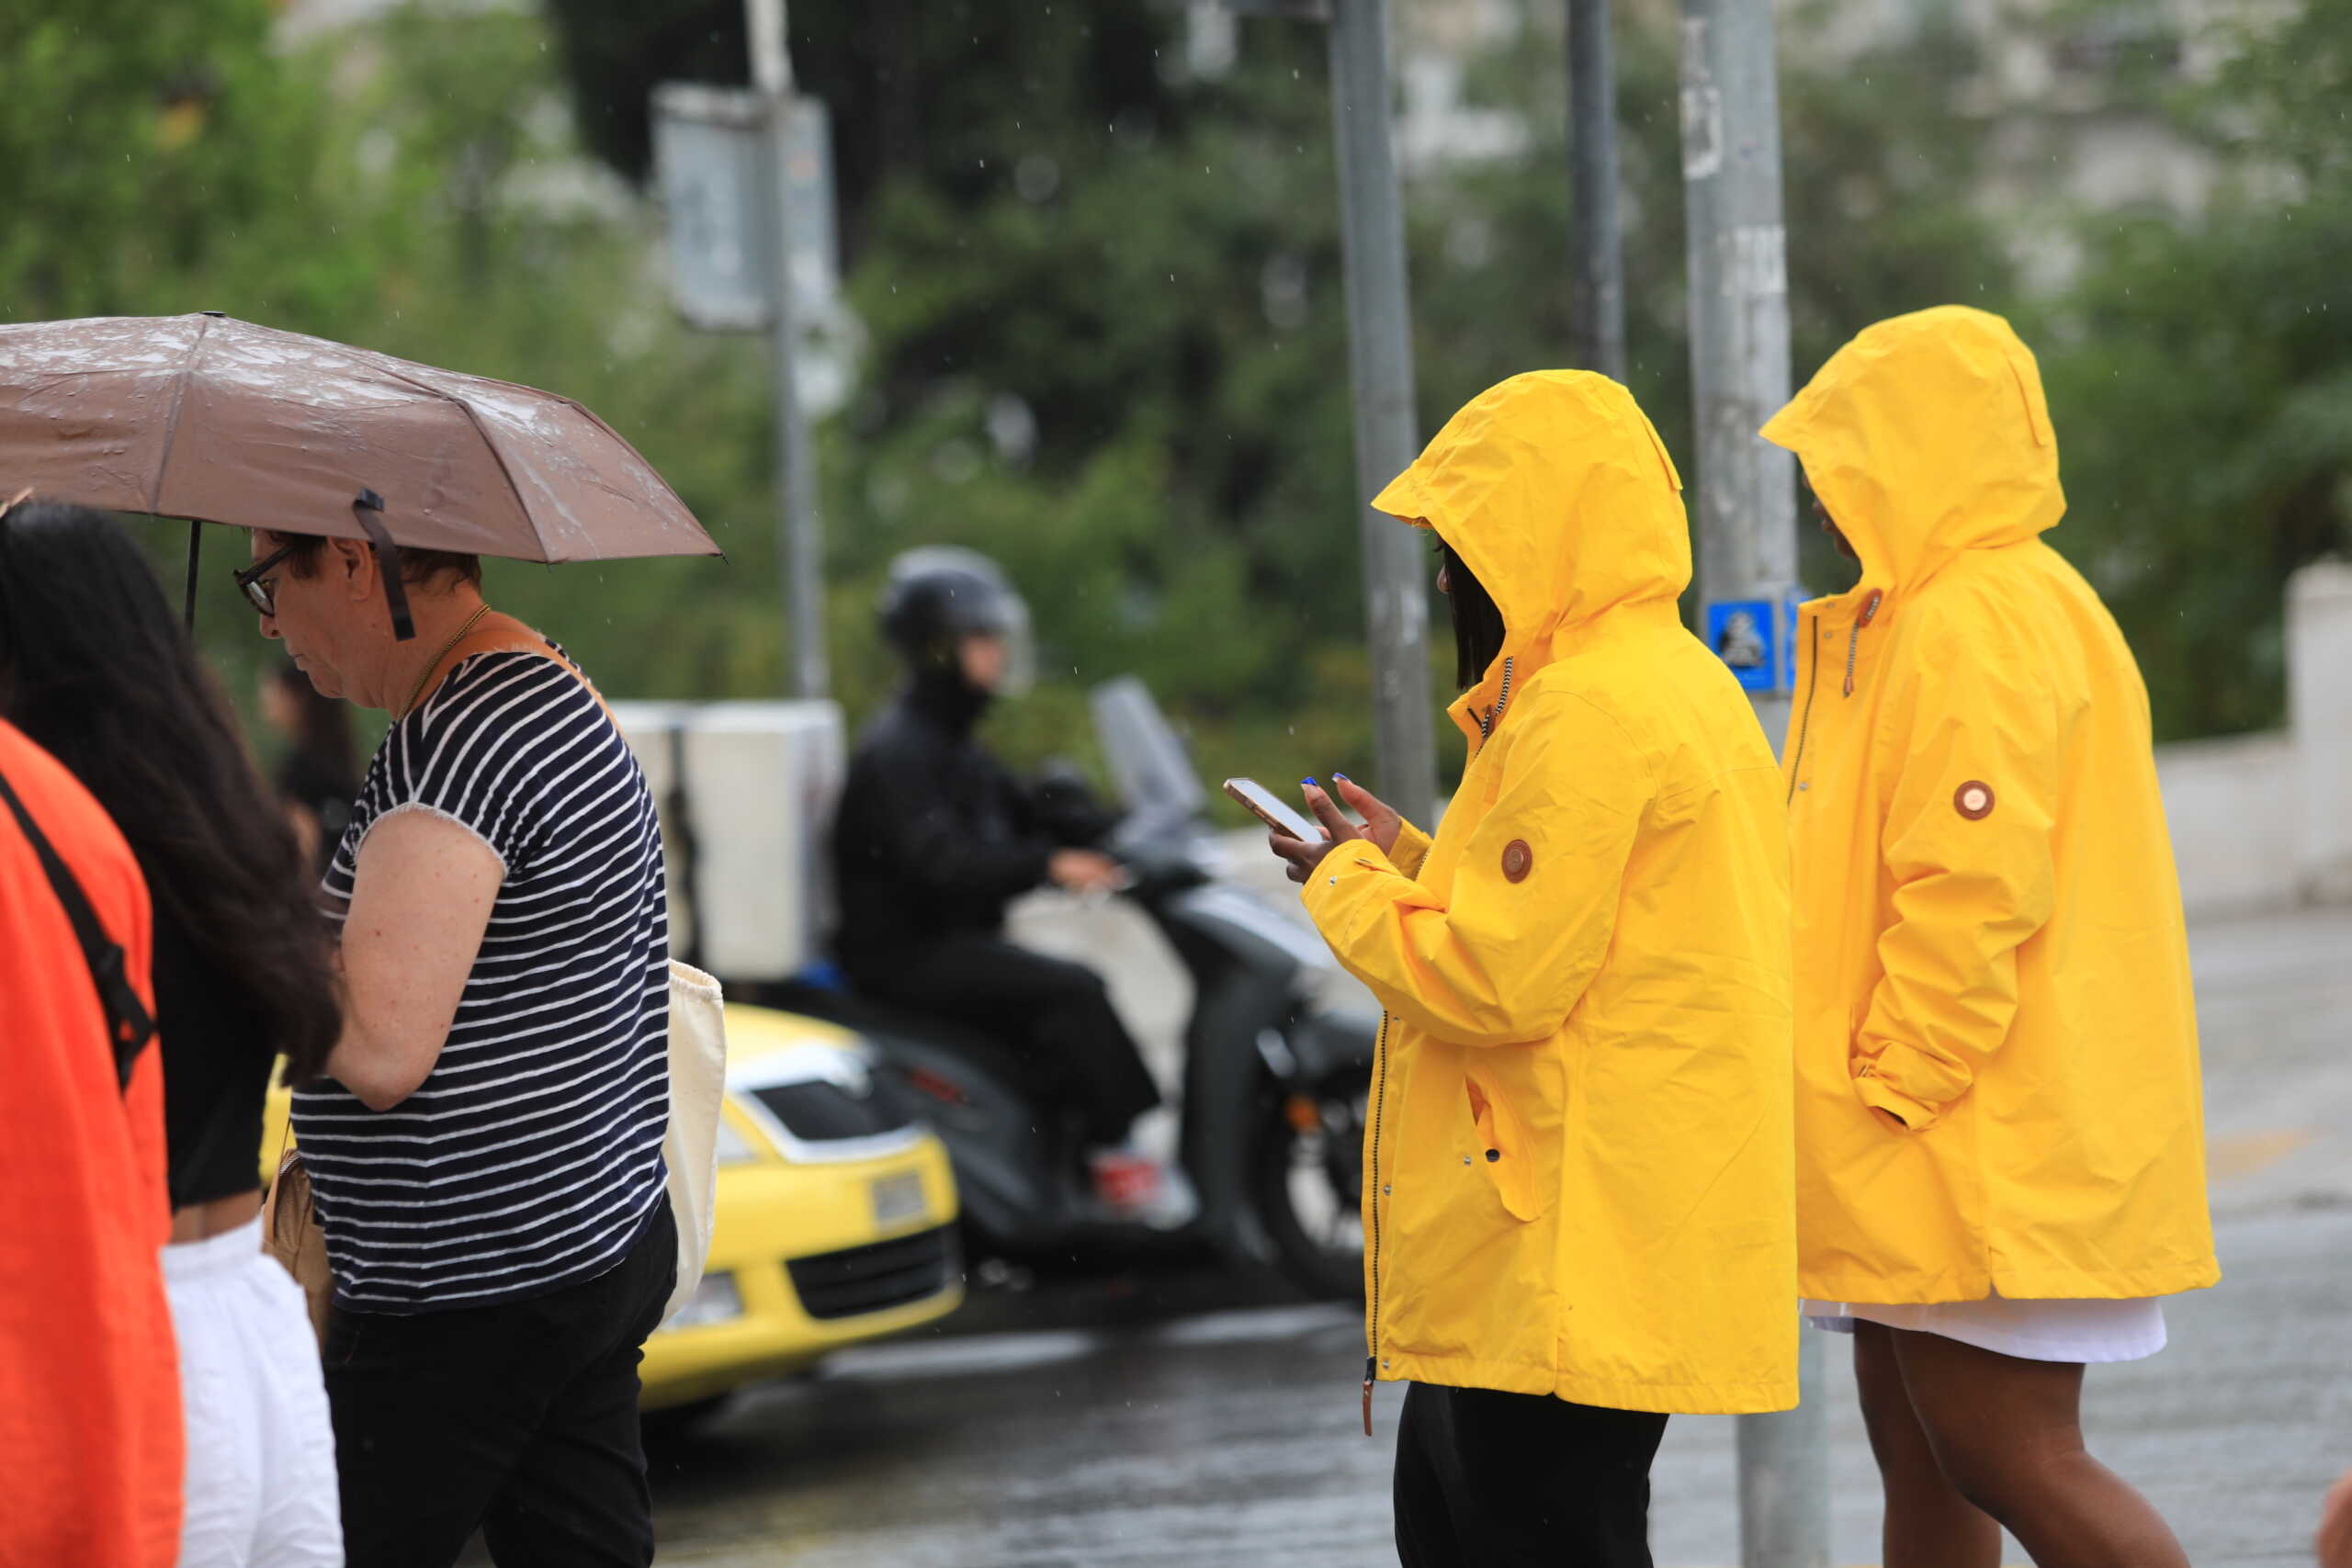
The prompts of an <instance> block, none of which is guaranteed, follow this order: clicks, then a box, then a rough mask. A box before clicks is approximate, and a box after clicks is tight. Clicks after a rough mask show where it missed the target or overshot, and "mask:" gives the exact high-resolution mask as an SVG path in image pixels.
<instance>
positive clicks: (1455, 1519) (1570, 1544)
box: [1397, 1382, 1666, 1568]
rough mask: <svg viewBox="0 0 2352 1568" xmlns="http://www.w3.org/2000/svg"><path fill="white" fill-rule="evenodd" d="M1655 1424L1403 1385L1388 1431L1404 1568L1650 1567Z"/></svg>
mask: <svg viewBox="0 0 2352 1568" xmlns="http://www.w3.org/2000/svg"><path fill="white" fill-rule="evenodd" d="M1665 1436H1666V1417H1665V1416H1653V1415H1648V1414H1645V1413H1644V1412H1641V1411H1634V1410H1601V1409H1597V1408H1595V1407H1594V1406H1592V1405H1589V1404H1569V1403H1568V1402H1567V1401H1566V1400H1564V1399H1554V1398H1552V1397H1550V1396H1549V1395H1547V1394H1532V1393H1495V1392H1494V1391H1492V1390H1491V1389H1483V1388H1445V1387H1442V1386H1440V1385H1439V1384H1436V1383H1419V1382H1417V1383H1414V1384H1412V1385H1411V1386H1410V1387H1408V1389H1407V1390H1406V1391H1405V1416H1404V1419H1403V1422H1402V1423H1401V1424H1400V1425H1399V1427H1397V1561H1398V1562H1401V1563H1403V1564H1404V1568H1536V1565H1537V1564H1541V1565H1542V1568H1650V1540H1649V1514H1650V1461H1651V1460H1652V1459H1653V1458H1655V1457H1656V1456H1657V1445H1658V1441H1659V1439H1660V1438H1664V1437H1665Z"/></svg>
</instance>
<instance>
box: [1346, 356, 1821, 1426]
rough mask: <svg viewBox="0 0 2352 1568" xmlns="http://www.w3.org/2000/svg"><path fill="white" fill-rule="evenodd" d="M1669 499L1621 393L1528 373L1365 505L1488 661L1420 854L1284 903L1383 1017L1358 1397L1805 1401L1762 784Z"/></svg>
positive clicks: (1737, 1404) (1461, 709) (1407, 846)
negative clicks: (1385, 1392) (1440, 589)
mask: <svg viewBox="0 0 2352 1568" xmlns="http://www.w3.org/2000/svg"><path fill="white" fill-rule="evenodd" d="M1680 488H1681V486H1680V482H1679V480H1678V479H1676V477H1675V473H1674V468H1673V466H1672V464H1671V463H1670V462H1668V458H1667V455H1666V450H1665V448H1664V446H1661V445H1660V443H1659V441H1658V439H1657V432H1656V431H1654V430H1653V429H1652V428H1651V427H1650V423H1649V421H1648V420H1647V419H1645V418H1644V417H1643V414H1642V412H1641V410H1640V409H1639V408H1637V407H1635V406H1634V400H1633V398H1632V397H1631V396H1630V395H1629V394H1628V393H1627V392H1626V391H1625V389H1623V387H1620V386H1618V385H1617V384H1616V383H1614V382H1612V381H1610V380H1608V379H1607V378H1603V377H1600V376H1596V375H1591V374H1589V373H1586V372H1581V371H1545V372H1539V373H1535V374H1532V375H1526V376H1520V377H1515V378H1512V379H1510V380H1509V381H1506V382H1503V383H1502V384H1501V385H1500V386H1498V387H1495V388H1493V389H1490V390H1488V391H1487V392H1486V393H1484V394H1483V395H1482V396H1480V397H1479V398H1478V399H1477V400H1475V401H1473V402H1472V403H1470V404H1469V405H1468V406H1466V407H1465V408H1464V409H1463V410H1462V411H1461V412H1459V413H1457V414H1455V415H1454V416H1453V420H1452V421H1451V422H1449V423H1447V425H1446V427H1445V428H1444V430H1442V431H1441V432H1440V433H1439V434H1438V436H1437V438H1436V439H1435V440H1433V441H1432V442H1430V446H1429V449H1428V450H1427V451H1426V452H1424V453H1423V454H1422V455H1421V457H1420V458H1419V461H1418V462H1416V463H1415V464H1414V465H1413V466H1412V468H1409V469H1408V470H1407V471H1406V472H1405V474H1404V475H1403V476H1402V477H1401V478H1399V479H1397V481H1396V482H1395V483H1393V484H1391V485H1390V486H1389V487H1388V488H1387V489H1386V490H1385V491H1383V492H1382V493H1381V495H1380V497H1379V499H1378V500H1377V501H1375V502H1374V506H1375V507H1377V508H1378V509H1379V510H1381V511H1383V512H1386V513H1391V514H1393V515H1395V516H1397V517H1400V518H1403V519H1406V520H1408V521H1410V522H1417V523H1420V524H1423V525H1427V526H1429V527H1430V528H1433V529H1435V530H1436V531H1437V533H1438V534H1439V535H1440V536H1442V537H1443V538H1444V539H1445V541H1446V542H1447V543H1448V544H1450V545H1452V546H1453V548H1454V549H1455V551H1456V552H1458V553H1459V554H1460V555H1461V557H1462V558H1463V560H1464V563H1466V564H1467V565H1468V567H1469V569H1470V570H1471V571H1472V572H1474V573H1475V574H1476V576H1477V579H1478V581H1479V582H1481V583H1482V584H1484V585H1485V586H1486V588H1487V592H1489V593H1491V594H1492V595H1493V597H1494V600H1495V603H1496V604H1497V605H1498V607H1499V608H1500V610H1501V612H1502V617H1503V623H1504V627H1505V634H1506V635H1505V639H1504V645H1503V653H1502V656H1501V657H1499V658H1498V659H1497V660H1496V661H1495V664H1494V666H1493V668H1491V669H1490V670H1488V671H1487V675H1486V678H1485V680H1484V681H1482V682H1480V683H1479V685H1478V686H1477V687H1476V688H1475V689H1474V690H1472V691H1471V692H1470V693H1469V694H1466V695H1465V696H1464V697H1463V698H1462V699H1461V700H1460V701H1459V702H1457V703H1455V704H1454V705H1453V719H1454V722H1455V723H1457V724H1458V725H1460V726H1461V728H1462V729H1463V732H1464V734H1465V735H1466V736H1467V737H1468V738H1469V742H1470V746H1471V756H1470V760H1469V763H1468V767H1467V769H1466V771H1465V772H1464V775H1463V780H1462V785H1461V787H1460V789H1459V790H1457V791H1456V792H1455V794H1454V796H1453V805H1452V806H1451V807H1449V808H1448V809H1447V811H1446V814H1445V819H1444V823H1443V826H1442V830H1441V831H1440V832H1439V834H1438V836H1437V839H1436V840H1435V842H1434V843H1432V842H1431V841H1430V840H1429V839H1427V838H1425V837H1424V836H1422V835H1421V834H1420V833H1419V832H1418V831H1416V830H1414V829H1409V828H1408V829H1406V830H1405V832H1404V833H1403V835H1402V836H1401V837H1400V838H1399V840H1398V841H1397V846H1396V850H1395V852H1394V854H1393V855H1389V856H1384V855H1383V854H1381V853H1380V852H1379V851H1377V850H1376V849H1374V848H1373V847H1372V846H1371V845H1370V844H1368V843H1362V844H1358V843H1350V844H1345V845H1342V846H1341V847H1340V849H1338V850H1336V851H1334V852H1332V853H1331V854H1329V856H1327V857H1326V858H1325V860H1324V862H1323V864H1322V865H1321V867H1320V868H1319V869H1318V870H1317V872H1316V874H1314V875H1313V876H1312V877H1311V878H1309V879H1308V883H1307V886H1306V893H1305V901H1306V908H1307V911H1308V912H1309V913H1310V914H1311V915H1312V916H1313V918H1314V919H1315V923H1316V925H1317V927H1318V928H1319V929H1320V930H1321V931H1322V932H1323V934H1324V936H1325V937H1326V938H1327V939H1328V940H1329V942H1330V944H1331V949H1332V951H1333V952H1334V953H1336V954H1337V955H1338V956H1339V959H1340V963H1341V964H1345V965H1346V966H1347V968H1348V969H1349V970H1350V971H1351V973H1353V974H1354V975H1356V976H1358V977H1359V978H1361V979H1362V980H1363V982H1364V983H1365V984H1366V985H1368V986H1369V987H1372V990H1373V993H1374V996H1375V997H1376V998H1378V999H1379V1001H1380V1002H1381V1004H1382V1006H1383V1007H1384V1008H1385V1010H1386V1013H1387V1017H1386V1019H1385V1023H1384V1025H1383V1029H1382V1040H1381V1049H1380V1055H1379V1060H1378V1063H1377V1065H1376V1066H1375V1068H1374V1082H1373V1090H1372V1102H1371V1106H1370V1114H1369V1119H1368V1120H1369V1125H1368V1127H1367V1133H1366V1138H1365V1146H1364V1153H1365V1173H1366V1180H1365V1190H1364V1232H1365V1242H1366V1245H1365V1258H1364V1264H1365V1281H1364V1282H1365V1290H1366V1292H1367V1298H1366V1316H1367V1320H1368V1321H1367V1327H1368V1336H1367V1337H1368V1343H1369V1348H1370V1350H1371V1352H1372V1357H1371V1362H1370V1363H1369V1364H1368V1366H1367V1369H1366V1371H1367V1378H1368V1379H1369V1378H1370V1377H1373V1376H1377V1377H1381V1378H1386V1379H1412V1380H1415V1381H1419V1382H1430V1383H1442V1384H1447V1385H1451V1386H1455V1387H1465V1388H1486V1389H1497V1390H1501V1391H1503V1392H1506V1393H1539V1394H1557V1395H1559V1396H1560V1397H1561V1398H1563V1399H1567V1400H1572V1401H1575V1402H1576V1403H1578V1404H1593V1405H1601V1406H1607V1407H1611V1408H1615V1409H1623V1410H1647V1411H1687V1412H1726V1411H1758V1410H1775V1409H1785V1408H1786V1407H1788V1406H1789V1405H1791V1404H1794V1403H1795V1402H1796V1397H1797V1387H1796V1336H1797V1320H1796V1312H1795V1300H1794V1297H1795V1289H1796V1272H1795V1221H1794V1213H1793V1201H1794V1200H1793V1192H1792V1182H1793V1179H1794V1158H1795V1156H1794V1153H1793V1150H1792V1129H1791V1111H1790V1094H1791V1074H1790V1065H1789V928H1788V862H1787V847H1786V840H1785V829H1784V825H1783V821H1782V814H1781V792H1780V778H1779V771H1778V769H1777V767H1776V766H1775V764H1774V762H1773V760H1772V753H1771V750H1770V747H1769V746H1768V745H1767V744H1766V743H1765V739H1764V736H1763V734H1762V732H1761V731H1760V730H1759V729H1758V726H1757V723H1756V719H1755V717H1754V716H1753V714H1752V713H1751V711H1750V709H1749V706H1748V704H1747V700H1746V698H1745V697H1743V696H1742V694H1740V691H1739V689H1738V687H1737V685H1736V682H1734V680H1733V678H1732V676H1731V674H1730V672H1729V671H1727V670H1725V669H1724V666H1723V664H1722V663H1721V662H1720V661H1719V660H1716V659H1715V658H1714V657H1713V655H1712V654H1710V653H1709V652H1708V651H1707V650H1706V649H1705V647H1704V646H1703V645H1702V644H1701V643H1700V642H1699V641H1698V639H1697V638H1695V637H1691V635H1690V634H1689V633H1688V632H1687V631H1686V630H1685V629H1684V628H1683V626H1682V624H1681V621H1680V620H1679V617H1678V616H1677V614H1676V608H1675V600H1676V597H1677V595H1678V594H1679V593H1680V592H1681V590H1682V587H1683V585H1684V583H1685V582H1687V581H1689V579H1690V575H1691V549H1690V538H1689V532H1688V528H1687V525H1686V524H1685V522H1684V520H1683V514H1682V503H1681V501H1680V499H1679V494H1678V491H1679V490H1680ZM1368 1389H1369V1382H1367V1391H1368Z"/></svg>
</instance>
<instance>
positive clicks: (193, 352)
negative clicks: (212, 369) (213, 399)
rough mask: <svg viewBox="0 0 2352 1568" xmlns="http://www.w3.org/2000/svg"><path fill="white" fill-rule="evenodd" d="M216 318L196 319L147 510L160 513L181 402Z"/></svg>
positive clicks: (185, 398)
mask: <svg viewBox="0 0 2352 1568" xmlns="http://www.w3.org/2000/svg"><path fill="white" fill-rule="evenodd" d="M212 321H213V318H212V317H210V316H207V315H199V316H198V317H197V320H196V341H195V342H194V343H192V344H188V347H187V364H185V365H183V366H181V367H180V375H179V380H178V381H177V382H176V383H175V385H174V386H173V388H172V416H171V418H169V419H167V420H165V421H164V450H163V452H162V453H161V454H160V455H158V456H157V457H156V458H155V482H154V483H153V485H151V486H149V487H148V491H147V511H148V513H149V514H150V515H153V516H161V515H162V513H159V512H157V511H156V510H155V509H156V508H157V507H159V506H161V505H163V503H164V470H165V469H167V468H170V467H171V466H172V446H173V444H174V443H175V442H176V441H177V440H178V439H179V434H180V404H181V403H182V402H184V401H186V400H187V383H188V378H189V377H191V376H193V375H195V374H196V356H197V355H199V354H201V353H203V352H204V340H205V338H206V336H207V335H209V333H211V331H212Z"/></svg>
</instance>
